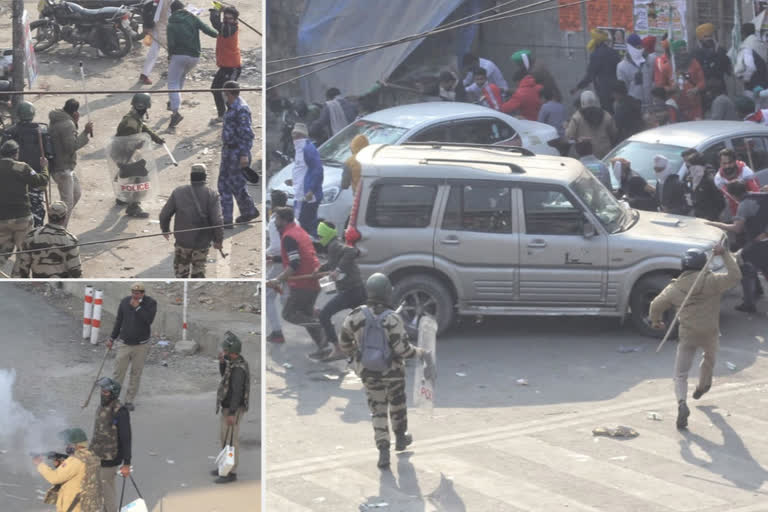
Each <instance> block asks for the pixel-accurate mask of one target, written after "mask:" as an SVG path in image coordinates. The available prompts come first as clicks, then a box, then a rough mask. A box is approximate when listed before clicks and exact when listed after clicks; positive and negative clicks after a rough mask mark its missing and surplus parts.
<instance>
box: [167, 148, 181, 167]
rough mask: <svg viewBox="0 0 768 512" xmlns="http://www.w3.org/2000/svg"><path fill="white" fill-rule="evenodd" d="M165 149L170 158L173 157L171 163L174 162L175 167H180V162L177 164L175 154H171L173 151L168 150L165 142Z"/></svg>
mask: <svg viewBox="0 0 768 512" xmlns="http://www.w3.org/2000/svg"><path fill="white" fill-rule="evenodd" d="M163 149H164V150H165V152H166V153H168V156H169V157H171V162H173V165H175V166H176V167H178V166H179V162H177V161H176V159H175V158H173V153H171V150H170V149H168V144H166V143H165V142H163Z"/></svg>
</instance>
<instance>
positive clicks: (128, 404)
mask: <svg viewBox="0 0 768 512" xmlns="http://www.w3.org/2000/svg"><path fill="white" fill-rule="evenodd" d="M125 408H126V409H128V410H129V411H131V412H133V410H134V409H136V407H135V406H134V405H133V402H126V403H125Z"/></svg>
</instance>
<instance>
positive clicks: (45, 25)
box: [29, 19, 61, 52]
mask: <svg viewBox="0 0 768 512" xmlns="http://www.w3.org/2000/svg"><path fill="white" fill-rule="evenodd" d="M29 31H30V32H32V33H33V34H34V35H33V36H32V38H33V39H34V41H35V44H34V45H33V47H34V49H35V51H36V52H44V51H45V50H47V49H48V48H50V47H51V46H53V45H55V44H56V43H58V42H59V39H60V38H61V28H59V25H58V23H56V22H54V21H52V20H47V19H42V20H35V21H33V22H32V23H30V24H29Z"/></svg>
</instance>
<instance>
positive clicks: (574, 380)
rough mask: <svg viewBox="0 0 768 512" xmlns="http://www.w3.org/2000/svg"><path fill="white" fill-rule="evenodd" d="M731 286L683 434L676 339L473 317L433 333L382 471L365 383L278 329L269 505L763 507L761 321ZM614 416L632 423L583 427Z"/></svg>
mask: <svg viewBox="0 0 768 512" xmlns="http://www.w3.org/2000/svg"><path fill="white" fill-rule="evenodd" d="M739 297H740V291H733V292H730V293H729V295H728V296H727V297H726V300H725V301H724V304H723V312H722V323H721V331H722V338H721V351H720V354H719V358H718V361H717V365H716V368H715V380H714V386H713V389H712V391H710V393H709V394H707V395H705V396H704V397H703V398H702V399H701V400H700V401H693V400H689V405H690V406H691V409H692V415H691V418H690V427H689V431H688V432H678V431H677V430H676V429H675V425H674V421H675V416H676V410H677V408H676V402H675V398H674V394H673V388H672V380H671V376H672V375H671V374H672V365H673V361H674V352H675V348H676V343H675V342H671V343H668V344H667V346H665V347H664V348H663V349H662V351H661V352H660V353H658V354H657V353H656V352H655V349H656V344H657V340H652V339H649V338H643V337H641V336H639V335H637V334H636V333H635V332H634V331H633V330H632V329H631V327H629V326H627V327H624V328H622V327H620V326H619V324H618V322H617V321H616V320H610V319H594V318H558V317H541V318H506V319H505V318H499V319H490V320H486V321H485V322H483V323H482V324H479V325H475V324H474V322H473V321H469V322H466V323H464V324H463V325H462V326H460V327H459V328H457V329H455V330H453V331H452V332H449V333H448V334H447V335H445V336H442V337H441V338H440V339H439V340H438V345H437V361H438V363H437V364H438V372H439V378H438V382H437V389H436V406H435V408H434V410H433V412H432V414H429V413H428V412H427V411H424V410H418V409H413V408H410V409H409V430H410V431H411V432H412V433H413V435H414V439H415V441H414V444H413V445H412V446H411V449H410V450H409V451H408V452H404V454H403V455H399V456H396V457H395V456H393V458H392V467H391V471H379V470H378V469H377V468H376V457H377V452H376V450H375V447H374V443H373V430H372V427H371V424H370V418H369V413H368V408H367V406H366V403H365V396H364V392H363V391H362V386H361V383H360V381H359V379H357V378H356V377H355V375H354V374H353V373H346V372H345V363H344V362H338V363H330V364H323V363H315V362H312V361H310V360H309V359H308V358H306V353H308V352H310V351H311V349H312V347H311V346H310V342H309V341H308V339H307V337H306V335H305V334H304V333H302V331H301V330H300V329H298V328H295V327H293V326H284V328H283V331H284V333H285V334H286V338H287V340H288V341H287V343H286V344H285V345H284V346H270V347H268V349H267V350H268V354H267V380H266V386H267V387H266V409H267V411H268V417H267V432H268V435H267V445H266V453H267V454H266V456H267V468H268V487H267V502H266V503H267V509H268V510H280V511H287V512H294V511H295V512H304V511H309V510H312V511H318V512H323V511H336V510H369V509H371V510H374V509H375V510H382V511H403V512H406V511H407V512H417V511H418V512H421V511H445V512H455V511H465V510H468V511H475V510H478V511H487V510H493V511H537V512H540V511H548V512H549V511H560V510H568V511H573V510H579V511H612V512H613V511H638V512H640V511H643V512H647V511H660V512H668V511H679V512H685V511H698V512H715V511H717V512H723V511H734V512H735V511H738V512H756V511H766V510H768V505H766V495H768V484H766V482H767V481H768V442H767V441H766V438H765V430H766V426H768V408H767V407H766V404H768V377H766V369H767V367H768V364H766V355H768V352H767V350H768V346H766V344H765V337H766V336H768V317H767V316H766V315H765V314H764V313H763V314H760V315H753V316H746V315H744V314H741V313H737V312H735V311H734V310H733V306H734V305H735V304H736V303H737V302H738V299H739ZM759 309H762V310H763V311H765V310H766V309H768V304H766V302H765V301H762V302H761V303H760V304H759ZM342 318H343V315H341V314H340V315H339V316H337V317H336V321H337V323H339V322H340V321H341V319H342ZM697 362H698V360H697ZM726 363H732V364H733V365H734V368H735V370H731V369H730V368H729V367H728V366H727V365H726ZM286 365H288V367H286ZM692 375H693V376H694V378H692V379H691V380H690V381H689V382H690V390H691V391H692V390H693V387H694V386H695V377H696V376H697V368H696V367H694V370H693V371H692ZM408 379H409V389H408V393H409V395H408V396H409V403H410V402H411V389H410V384H411V382H412V370H409V372H408ZM520 379H525V381H520V382H527V384H521V383H519V382H518V380H520ZM649 412H655V413H657V414H656V416H657V417H659V418H661V420H660V421H657V420H651V419H648V417H647V416H648V413H649ZM616 425H627V426H630V427H632V428H634V429H635V430H636V431H637V432H638V433H639V434H640V435H639V437H637V438H634V439H629V440H617V439H609V438H604V437H593V435H592V429H593V428H596V427H602V426H616Z"/></svg>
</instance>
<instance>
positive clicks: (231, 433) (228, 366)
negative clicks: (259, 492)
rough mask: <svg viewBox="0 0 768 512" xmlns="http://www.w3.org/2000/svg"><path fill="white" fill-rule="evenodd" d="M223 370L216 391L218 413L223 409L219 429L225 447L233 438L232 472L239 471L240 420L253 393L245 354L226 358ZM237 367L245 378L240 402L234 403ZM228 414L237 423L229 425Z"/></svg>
mask: <svg viewBox="0 0 768 512" xmlns="http://www.w3.org/2000/svg"><path fill="white" fill-rule="evenodd" d="M222 365H223V368H221V369H222V370H223V372H222V377H221V382H220V383H219V389H218V390H217V392H216V414H219V411H221V427H220V429H219V430H220V431H219V438H220V441H221V447H222V448H224V446H226V445H227V444H229V440H230V438H231V439H232V446H233V447H234V449H235V465H234V466H233V467H232V471H231V472H232V473H235V472H236V471H237V465H238V462H239V459H240V439H239V438H240V420H241V418H242V417H243V414H245V412H246V411H247V410H248V403H249V397H250V393H251V371H250V368H249V367H248V362H247V361H246V360H245V359H243V356H240V357H238V358H237V359H235V360H234V361H233V360H231V359H225V360H224V362H223V363H222ZM235 368H240V369H241V370H242V371H243V372H244V374H245V378H244V381H243V388H242V390H241V391H242V399H241V401H240V404H232V403H230V400H231V399H232V395H233V394H234V393H232V392H231V391H230V386H231V384H232V371H233V370H234V369H235ZM227 416H234V417H235V424H234V425H232V426H229V425H227Z"/></svg>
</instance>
